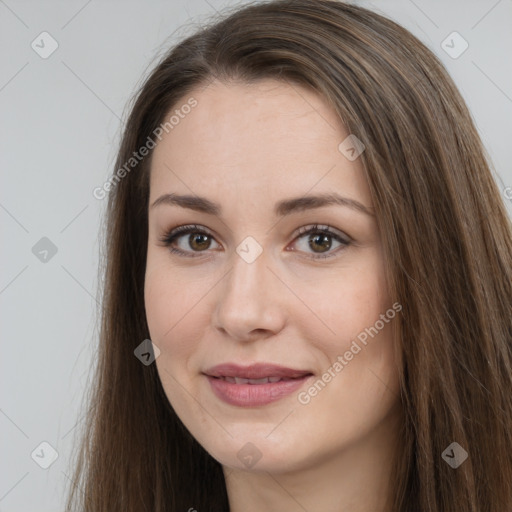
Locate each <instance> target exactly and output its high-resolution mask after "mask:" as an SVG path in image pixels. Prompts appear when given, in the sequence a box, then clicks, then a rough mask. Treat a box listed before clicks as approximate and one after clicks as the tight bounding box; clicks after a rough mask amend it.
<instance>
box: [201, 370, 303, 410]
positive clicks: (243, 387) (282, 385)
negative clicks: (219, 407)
mask: <svg viewBox="0 0 512 512" xmlns="http://www.w3.org/2000/svg"><path fill="white" fill-rule="evenodd" d="M206 377H207V378H208V380H209V381H210V385H211V387H212V390H213V392H214V393H215V395H217V397H218V398H220V399H221V400H223V401H224V402H226V403H228V404H230V405H236V406H239V407H255V406H258V405H267V404H269V403H271V402H275V401H276V400H280V399H281V398H284V397H285V396H288V395H290V394H291V393H293V392H294V391H297V390H298V389H299V388H300V387H301V386H302V385H303V384H304V383H305V382H306V381H307V380H308V379H309V378H310V377H312V375H305V376H304V377H301V378H300V379H291V380H281V381H279V382H268V383H266V384H233V383H231V382H227V381H226V380H224V379H219V378H215V377H211V376H209V375H207V376H206Z"/></svg>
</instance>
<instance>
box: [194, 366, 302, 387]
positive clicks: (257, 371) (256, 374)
mask: <svg viewBox="0 0 512 512" xmlns="http://www.w3.org/2000/svg"><path fill="white" fill-rule="evenodd" d="M204 373H205V374H206V375H208V376H209V377H215V378H222V379H235V380H228V382H232V383H233V384H266V383H267V382H278V381H279V380H291V379H299V378H302V377H305V376H306V375H312V372H311V371H309V370H297V369H295V368H287V367H286V366H280V365H277V364H272V363H255V364H251V365H248V366H242V365H238V364H234V363H223V364H219V365H217V366H214V367H212V368H209V369H208V370H206V371H205V372H204ZM265 379H267V380H265ZM236 380H238V382H237V381H236Z"/></svg>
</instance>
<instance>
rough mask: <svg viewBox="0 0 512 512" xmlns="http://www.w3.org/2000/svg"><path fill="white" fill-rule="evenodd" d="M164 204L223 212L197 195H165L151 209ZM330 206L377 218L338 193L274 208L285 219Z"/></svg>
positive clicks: (285, 202) (287, 201)
mask: <svg viewBox="0 0 512 512" xmlns="http://www.w3.org/2000/svg"><path fill="white" fill-rule="evenodd" d="M162 204H166V205H171V206H180V207H181V208H187V209H189V210H194V211H197V212H201V213H206V214H209V215H216V216H218V217H219V216H220V215H221V212H222V207H221V206H220V205H219V204H217V203H214V202H213V201H210V200H209V199H207V198H206V197H200V196H196V195H179V194H172V193H171V194H164V195H162V196H160V197H159V198H158V199H156V200H155V201H154V202H153V204H152V205H151V208H156V207H157V206H159V205H162ZM330 205H338V206H345V207H348V208H351V209H352V210H355V211H357V212H359V213H364V214H366V215H369V216H371V217H374V216H375V214H374V213H373V206H365V205H363V204H362V203H360V202H359V201H356V200H355V199H350V198H348V197H343V196H340V195H339V194H336V193H326V194H318V195H308V196H302V197H294V198H291V199H285V200H283V201H279V202H278V203H276V205H275V207H274V214H275V215H276V216H279V217H284V216H286V215H290V214H292V213H296V212H302V211H305V210H313V209H315V208H321V207H323V206H330Z"/></svg>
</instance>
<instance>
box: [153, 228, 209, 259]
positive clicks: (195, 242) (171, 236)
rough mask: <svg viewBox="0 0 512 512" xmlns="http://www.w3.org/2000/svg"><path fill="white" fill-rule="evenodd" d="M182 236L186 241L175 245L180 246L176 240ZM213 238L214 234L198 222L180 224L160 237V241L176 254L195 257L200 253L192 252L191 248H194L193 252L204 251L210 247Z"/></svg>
mask: <svg viewBox="0 0 512 512" xmlns="http://www.w3.org/2000/svg"><path fill="white" fill-rule="evenodd" d="M185 235H188V238H185ZM181 238H183V239H184V240H183V241H182V242H184V243H182V246H181V247H175V245H178V246H179V243H178V244H176V243H175V242H176V241H178V242H179V241H180V239H181ZM212 240H213V236H212V235H211V234H210V233H209V232H208V231H207V230H206V229H204V228H202V227H201V226H197V225H196V224H191V225H186V226H179V227H177V228H175V229H173V230H171V231H170V232H168V233H166V234H165V235H164V236H163V237H162V238H161V239H160V242H162V244H163V245H164V246H165V247H168V248H169V251H171V252H172V253H174V254H178V255H179V256H185V257H188V258H195V257H197V256H200V255H196V254H191V252H190V250H189V249H192V252H204V251H206V250H207V249H209V248H210V245H211V241H212ZM184 246H185V247H184ZM186 246H188V247H186Z"/></svg>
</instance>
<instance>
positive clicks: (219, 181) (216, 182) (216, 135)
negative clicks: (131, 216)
mask: <svg viewBox="0 0 512 512" xmlns="http://www.w3.org/2000/svg"><path fill="white" fill-rule="evenodd" d="M190 98H193V99H194V100H195V101H196V102H197V104H196V106H195V107H194V108H192V109H184V111H185V110H186V111H187V112H188V113H187V114H184V113H183V112H182V113H181V116H180V118H179V122H178V123H177V124H175V125H174V126H173V128H172V129H171V130H169V133H166V132H164V133H163V136H162V140H161V141H160V142H158V144H157V146H156V148H155V149H154V154H153V157H152V166H151V196H152V197H153V196H155V195H156V194H157V193H160V192H163V191H166V192H167V191H168V190H167V189H173V190H174V189H177V190H179V191H180V192H183V193H190V192H191V191H192V192H193V193H197V194H200V193H203V192H205V191H207V190H211V189H215V188H216V187H219V186H221V185H222V186H223V187H224V190H228V189H237V190H239V191H240V190H242V189H244V190H247V189H251V188H252V189H253V190H254V191H255V192H256V191H263V190H265V191H267V193H268V194H270V195H273V194H277V195H279V196H280V197H281V196H283V195H293V194H305V193H306V192H307V191H308V190H309V189H311V188H312V187H314V186H315V187H316V189H317V191H329V190H332V188H333V187H334V188H336V189H343V192H348V193H352V194H353V195H357V196H358V197H359V198H360V199H361V200H362V201H364V202H365V203H366V204H370V202H371V201H370V199H369V195H368V193H369V191H368V190H367V189H366V184H365V179H364V176H363V168H362V165H361V163H360V161H359V160H356V161H349V160H348V159H347V158H345V156H343V155H342V154H341V153H340V151H339V150H338V146H339V144H340V143H341V142H342V141H343V140H344V139H345V138H346V137H347V136H348V135H349V134H348V132H347V131H346V129H345V127H344V126H343V124H342V122H341V120H340V119H339V116H338V115H337V114H336V112H335V110H334V109H333V108H332V106H330V105H329V104H328V102H327V101H326V100H325V99H324V98H322V97H321V96H319V95H318V94H316V93H315V92H313V91H311V90H309V89H306V88H304V87H301V86H298V85H296V84H293V85H292V84H289V83H285V82H280V81H276V80H261V81H259V82H257V83H251V84H247V83H222V82H218V81H216V82H213V83H212V84H210V85H209V86H207V87H206V88H201V89H196V90H194V91H192V92H191V93H190V94H188V95H187V96H186V97H184V98H182V99H181V100H180V101H179V102H177V103H176V105H175V106H174V107H173V109H172V110H173V112H175V110H176V109H178V110H180V106H182V105H185V104H186V103H187V102H188V101H189V100H190ZM170 114H171V113H170ZM167 118H169V115H166V119H167ZM315 184H316V185H315ZM187 188H189V189H191V190H187ZM169 191H170V190H169Z"/></svg>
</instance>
